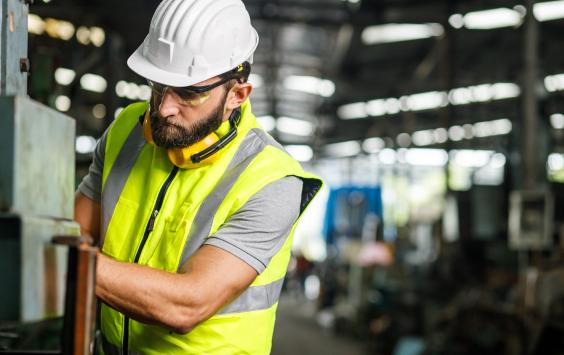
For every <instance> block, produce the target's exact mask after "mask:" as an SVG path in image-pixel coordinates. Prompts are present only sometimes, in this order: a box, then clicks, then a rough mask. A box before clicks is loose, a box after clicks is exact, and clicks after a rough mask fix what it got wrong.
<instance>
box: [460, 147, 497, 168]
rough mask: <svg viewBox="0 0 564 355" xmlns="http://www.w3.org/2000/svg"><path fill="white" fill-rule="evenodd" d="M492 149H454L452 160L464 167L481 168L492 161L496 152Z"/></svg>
mask: <svg viewBox="0 0 564 355" xmlns="http://www.w3.org/2000/svg"><path fill="white" fill-rule="evenodd" d="M494 153H495V152H494V151H491V150H453V151H451V152H450V154H451V160H452V162H453V163H454V164H455V165H458V166H460V167H464V168H481V167H484V166H486V165H488V163H489V162H490V158H491V157H492V155H493V154H494Z"/></svg>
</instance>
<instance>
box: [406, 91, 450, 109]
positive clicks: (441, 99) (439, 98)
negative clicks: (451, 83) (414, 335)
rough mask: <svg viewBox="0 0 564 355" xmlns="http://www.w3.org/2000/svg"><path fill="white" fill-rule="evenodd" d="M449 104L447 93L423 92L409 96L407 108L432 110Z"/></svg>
mask: <svg viewBox="0 0 564 355" xmlns="http://www.w3.org/2000/svg"><path fill="white" fill-rule="evenodd" d="M447 104H448V98H447V94H446V93H445V92H440V91H431V92H423V93H419V94H413V95H409V96H408V97H407V108H408V109H409V110H410V111H422V110H430V109H435V108H439V107H444V106H446V105H447Z"/></svg>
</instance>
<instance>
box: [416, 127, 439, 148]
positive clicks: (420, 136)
mask: <svg viewBox="0 0 564 355" xmlns="http://www.w3.org/2000/svg"><path fill="white" fill-rule="evenodd" d="M411 141H412V142H413V144H415V145H416V146H419V147H422V146H426V145H431V144H435V143H436V141H435V130H433V129H428V130H424V131H417V132H413V134H412V136H411Z"/></svg>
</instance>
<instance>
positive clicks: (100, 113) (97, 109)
mask: <svg viewBox="0 0 564 355" xmlns="http://www.w3.org/2000/svg"><path fill="white" fill-rule="evenodd" d="M92 116H94V117H96V118H98V119H103V118H104V117H106V105H104V104H97V105H95V106H94V107H93V108H92Z"/></svg>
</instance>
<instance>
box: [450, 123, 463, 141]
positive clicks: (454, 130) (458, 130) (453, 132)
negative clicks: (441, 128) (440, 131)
mask: <svg viewBox="0 0 564 355" xmlns="http://www.w3.org/2000/svg"><path fill="white" fill-rule="evenodd" d="M448 138H449V139H450V140H451V141H453V142H458V141H461V140H463V139H464V128H462V126H452V127H450V128H449V129H448Z"/></svg>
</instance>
